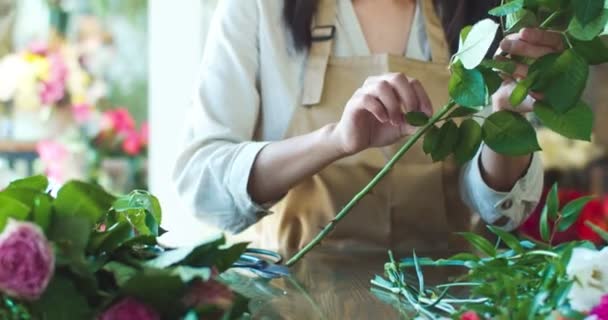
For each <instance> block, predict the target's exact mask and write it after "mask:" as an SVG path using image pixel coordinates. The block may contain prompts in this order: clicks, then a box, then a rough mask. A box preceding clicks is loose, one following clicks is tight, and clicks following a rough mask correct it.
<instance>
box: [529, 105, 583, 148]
mask: <svg viewBox="0 0 608 320" xmlns="http://www.w3.org/2000/svg"><path fill="white" fill-rule="evenodd" d="M534 114H535V115H536V117H538V119H539V120H540V121H541V122H542V124H543V125H544V126H545V127H547V128H549V129H551V130H553V131H555V132H557V133H559V134H561V135H562V136H564V137H566V138H570V139H578V140H584V141H591V134H592V128H593V111H591V108H590V107H589V106H587V105H586V104H585V103H584V102H582V101H581V102H579V104H578V105H577V106H576V107H574V108H572V109H570V110H568V111H566V112H565V113H559V112H557V111H556V110H555V109H553V108H551V107H550V106H548V105H546V104H544V103H543V102H537V103H536V104H535V105H534Z"/></svg>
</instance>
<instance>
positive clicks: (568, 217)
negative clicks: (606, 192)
mask: <svg viewBox="0 0 608 320" xmlns="http://www.w3.org/2000/svg"><path fill="white" fill-rule="evenodd" d="M594 198H595V197H593V196H589V197H583V198H579V199H576V200H574V201H572V202H570V203H568V204H567V205H566V206H564V208H563V209H562V221H561V222H560V223H559V225H558V227H557V230H558V231H560V232H563V231H566V230H568V229H570V227H571V226H572V225H573V224H574V223H575V222H576V221H577V220H578V218H579V216H580V214H581V211H582V210H583V208H584V207H585V206H586V205H587V203H589V201H591V200H593V199H594Z"/></svg>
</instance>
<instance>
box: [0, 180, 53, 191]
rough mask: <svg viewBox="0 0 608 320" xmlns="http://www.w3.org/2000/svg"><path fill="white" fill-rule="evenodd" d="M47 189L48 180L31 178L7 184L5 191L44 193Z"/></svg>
mask: <svg viewBox="0 0 608 320" xmlns="http://www.w3.org/2000/svg"><path fill="white" fill-rule="evenodd" d="M48 187H49V179H47V178H46V177H45V176H33V177H29V178H25V179H21V180H16V181H13V182H11V184H9V186H8V188H7V189H12V188H20V189H21V188H22V189H30V190H33V191H39V192H46V190H47V189H48Z"/></svg>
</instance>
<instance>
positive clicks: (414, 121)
mask: <svg viewBox="0 0 608 320" xmlns="http://www.w3.org/2000/svg"><path fill="white" fill-rule="evenodd" d="M405 120H406V121H407V123H409V124H410V125H412V126H414V127H422V126H424V125H426V124H427V123H428V122H429V116H427V115H426V114H425V113H424V112H420V111H414V112H408V113H407V114H406V115H405Z"/></svg>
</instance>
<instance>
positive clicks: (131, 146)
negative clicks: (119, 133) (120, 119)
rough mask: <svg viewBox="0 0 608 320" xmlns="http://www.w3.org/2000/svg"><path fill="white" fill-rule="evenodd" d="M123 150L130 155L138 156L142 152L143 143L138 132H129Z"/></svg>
mask: <svg viewBox="0 0 608 320" xmlns="http://www.w3.org/2000/svg"><path fill="white" fill-rule="evenodd" d="M122 150H123V151H124V152H125V153H126V154H128V155H130V156H136V155H138V154H139V152H140V151H141V142H140V140H139V135H138V134H137V132H136V131H131V132H128V133H127V134H126V136H125V139H124V140H123V142H122Z"/></svg>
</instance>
